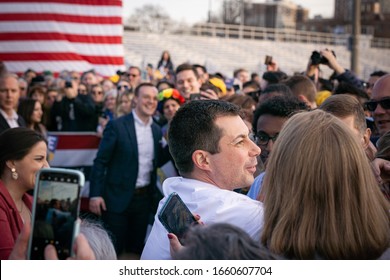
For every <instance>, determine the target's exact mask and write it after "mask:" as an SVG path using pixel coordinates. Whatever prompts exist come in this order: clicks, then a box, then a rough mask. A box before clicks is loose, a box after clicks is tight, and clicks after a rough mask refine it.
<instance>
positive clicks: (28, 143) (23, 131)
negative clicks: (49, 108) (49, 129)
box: [0, 127, 46, 176]
mask: <svg viewBox="0 0 390 280" xmlns="http://www.w3.org/2000/svg"><path fill="white" fill-rule="evenodd" d="M42 141H43V142H45V143H46V140H45V138H44V136H43V135H42V134H40V133H38V132H36V131H34V130H32V129H29V128H25V127H16V128H10V129H7V130H5V131H3V132H2V133H1V134H0V176H2V175H3V172H4V169H5V166H6V162H7V161H8V160H21V159H23V158H24V157H25V156H26V155H27V154H28V153H29V152H30V150H31V148H32V147H33V146H35V145H36V144H37V143H39V142H42Z"/></svg>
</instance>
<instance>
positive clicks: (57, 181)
mask: <svg viewBox="0 0 390 280" xmlns="http://www.w3.org/2000/svg"><path fill="white" fill-rule="evenodd" d="M36 176H37V177H36V180H35V189H34V204H33V211H32V218H31V220H32V222H31V224H32V228H31V235H30V240H29V244H28V255H27V258H28V259H31V260H43V259H44V250H45V247H46V245H48V244H52V245H54V246H55V248H56V250H57V254H58V258H59V259H61V260H64V259H66V258H68V257H70V256H72V255H73V252H72V248H73V241H74V238H75V237H76V236H77V234H78V231H79V220H78V216H79V211H80V192H81V188H82V187H83V186H84V182H85V178H84V174H83V173H81V172H80V171H77V170H70V169H62V168H44V169H41V170H39V171H38V173H37V175H36Z"/></svg>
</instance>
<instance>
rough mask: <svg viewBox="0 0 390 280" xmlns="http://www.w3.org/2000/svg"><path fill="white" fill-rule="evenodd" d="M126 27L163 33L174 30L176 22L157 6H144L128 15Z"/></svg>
mask: <svg viewBox="0 0 390 280" xmlns="http://www.w3.org/2000/svg"><path fill="white" fill-rule="evenodd" d="M127 25H129V26H137V27H139V30H140V31H143V32H153V33H163V32H164V31H169V30H172V29H174V28H175V26H176V22H175V21H173V20H172V19H171V18H170V17H169V15H168V13H167V12H165V10H164V8H162V7H161V6H159V5H144V6H142V7H141V8H137V9H136V10H135V12H134V13H133V14H132V15H130V17H129V19H128V21H127Z"/></svg>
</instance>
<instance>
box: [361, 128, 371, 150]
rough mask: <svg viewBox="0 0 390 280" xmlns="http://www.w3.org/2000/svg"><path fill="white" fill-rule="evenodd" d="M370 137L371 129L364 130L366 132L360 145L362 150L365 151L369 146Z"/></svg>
mask: <svg viewBox="0 0 390 280" xmlns="http://www.w3.org/2000/svg"><path fill="white" fill-rule="evenodd" d="M370 137H371V129H369V128H366V131H365V132H364V134H363V138H362V143H363V148H364V150H365V149H367V147H368V145H369V144H370Z"/></svg>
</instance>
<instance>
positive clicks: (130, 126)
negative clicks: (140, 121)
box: [123, 113, 138, 158]
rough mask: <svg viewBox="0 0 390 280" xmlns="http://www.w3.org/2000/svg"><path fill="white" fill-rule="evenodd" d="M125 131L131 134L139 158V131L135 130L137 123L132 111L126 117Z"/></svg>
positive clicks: (130, 137)
mask: <svg viewBox="0 0 390 280" xmlns="http://www.w3.org/2000/svg"><path fill="white" fill-rule="evenodd" d="M123 124H124V127H125V131H126V132H127V134H128V135H129V140H130V144H131V146H132V147H133V149H134V151H135V154H136V156H137V158H138V144H137V133H136V132H135V124H134V117H133V114H132V113H130V114H128V115H127V116H126V117H125V122H124V123H123Z"/></svg>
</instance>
